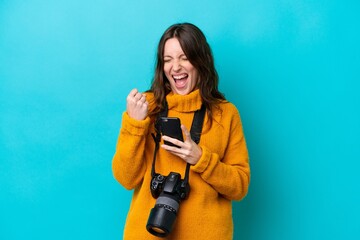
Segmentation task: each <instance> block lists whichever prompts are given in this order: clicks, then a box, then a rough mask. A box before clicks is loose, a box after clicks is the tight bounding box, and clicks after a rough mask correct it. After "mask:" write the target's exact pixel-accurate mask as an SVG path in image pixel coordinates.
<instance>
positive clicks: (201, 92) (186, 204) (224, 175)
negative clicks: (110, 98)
mask: <svg viewBox="0 0 360 240" xmlns="http://www.w3.org/2000/svg"><path fill="white" fill-rule="evenodd" d="M202 106H204V107H205V109H206V113H205V118H204V121H203V127H202V131H201V136H200V142H199V143H198V144H196V142H195V141H194V140H193V139H192V137H191V134H190V129H191V127H192V122H193V120H194V118H195V117H194V115H195V112H197V111H198V112H199V110H200V109H201V107H202ZM164 109H165V110H166V109H167V116H168V117H177V118H179V119H180V121H181V129H182V132H183V135H184V141H180V140H177V139H175V138H171V137H169V136H165V135H163V136H162V138H161V139H162V140H161V142H160V144H159V146H160V147H159V149H158V150H157V149H156V146H157V144H156V141H154V140H156V135H155V134H156V132H157V131H158V128H155V123H156V122H157V119H158V116H159V114H161V113H164V111H165V110H164ZM163 141H167V142H170V143H173V144H175V145H176V146H177V147H176V146H170V145H168V144H164V142H163ZM187 166H189V176H188V185H190V189H191V191H190V192H186V195H187V196H186V197H184V196H182V195H181V193H182V192H181V191H180V190H179V189H180V188H181V187H180V185H179V184H178V185H177V186H176V187H175V188H173V190H171V191H173V192H171V191H170V193H169V190H168V189H169V186H170V185H171V183H169V182H171V181H170V178H172V177H170V175H171V176H172V174H173V173H180V174H181V178H182V180H183V179H184V177H185V176H184V172H185V169H186V167H187ZM154 168H155V169H156V170H152V169H154ZM112 169H113V173H114V176H115V178H116V179H117V180H118V181H119V182H120V184H121V185H123V186H124V187H125V188H126V189H129V190H132V189H133V190H134V193H133V198H132V201H131V206H130V210H129V212H128V215H127V220H126V225H125V229H124V239H131V240H133V239H146V240H148V239H159V238H158V237H157V236H165V237H166V239H177V240H182V239H184V240H189V239H196V240H201V239H206V240H209V239H214V240H215V239H216V240H218V239H222V240H227V239H232V238H233V222H232V206H231V201H232V200H240V199H242V198H243V197H244V196H245V195H246V194H247V191H248V186H249V180H250V168H249V161H248V151H247V148H246V143H245V138H244V134H243V129H242V124H241V120H240V115H239V113H238V110H237V109H236V107H235V106H234V105H233V104H232V103H230V102H228V101H226V99H225V97H224V95H223V94H222V93H221V92H219V90H218V75H217V72H216V70H215V67H214V60H213V56H212V52H211V49H210V47H209V45H208V43H207V41H206V38H205V36H204V34H203V33H202V31H201V30H200V29H199V28H198V27H196V26H195V25H193V24H190V23H183V24H175V25H172V26H170V27H169V28H168V29H167V30H166V31H165V32H164V34H163V36H162V37H161V39H160V42H159V45H158V52H157V64H156V70H155V76H154V79H153V82H152V85H151V89H150V90H149V91H148V92H146V93H140V92H138V91H137V90H136V89H133V90H132V91H131V92H130V93H129V95H128V96H127V105H126V112H125V113H124V114H123V117H122V127H121V130H120V134H119V139H118V142H117V146H116V152H115V155H114V158H113V165H112ZM155 171H156V174H158V175H159V174H160V175H161V176H163V179H165V180H166V181H165V182H160V183H159V182H158V181H157V180H156V181H155V180H154V179H155V177H154V172H155ZM154 181H155V182H156V184H160V185H161V184H162V188H160V192H162V193H165V192H166V194H167V195H166V194H165V195H166V196H165V197H164V196H163V197H161V196H162V195H161V196H160V197H159V198H158V199H156V198H155V197H157V196H153V194H152V191H153V190H151V189H150V185H152V186H153V185H154V184H155V183H154ZM180 182H181V181H180ZM181 183H183V182H181ZM165 186H166V187H165ZM180 195H181V197H180ZM160 199H161V200H160ZM178 200H179V201H178ZM161 201H162V202H161ZM176 202H177V203H176ZM176 204H178V205H176ZM175 205H176V206H175ZM174 208H175V209H174ZM152 209H153V210H152ZM154 209H155V210H154ZM171 211H172V212H173V213H174V214H175V215H174V214H173V215H171V214H170V213H169V212H171ZM155 215H156V216H155ZM170 215H171V216H173V217H170ZM163 218H165V219H163ZM154 221H155V222H156V221H158V222H160V225H161V224H165V225H166V224H168V223H169V222H171V221H174V223H173V225H171V224H172V223H170V225H171V226H165V230H164V229H163V228H162V226H157V225H156V224H154ZM149 225H150V226H149ZM154 225H155V226H154ZM166 227H168V228H169V229H166ZM167 230H169V231H167ZM155 235H157V236H155Z"/></svg>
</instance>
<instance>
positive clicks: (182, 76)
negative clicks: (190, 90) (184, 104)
mask: <svg viewBox="0 0 360 240" xmlns="http://www.w3.org/2000/svg"><path fill="white" fill-rule="evenodd" d="M186 76H187V74H181V75H176V76H175V75H173V78H174V79H175V80H179V79H182V78H185V77H186Z"/></svg>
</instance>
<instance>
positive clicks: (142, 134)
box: [112, 112, 150, 189]
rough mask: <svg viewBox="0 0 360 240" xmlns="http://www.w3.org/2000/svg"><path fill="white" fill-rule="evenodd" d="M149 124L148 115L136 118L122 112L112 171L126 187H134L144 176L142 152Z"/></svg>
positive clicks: (144, 167) (144, 168)
mask: <svg viewBox="0 0 360 240" xmlns="http://www.w3.org/2000/svg"><path fill="white" fill-rule="evenodd" d="M149 125H150V118H149V117H147V118H145V119H144V120H136V119H133V118H131V117H129V115H128V114H127V113H126V112H125V113H124V114H123V117H122V126H121V129H120V134H119V138H118V142H117V145H116V152H115V155H114V157H113V162H112V171H113V174H114V177H115V179H116V180H117V181H119V183H120V184H121V185H123V186H124V187H125V188H126V189H133V188H135V187H136V186H137V185H138V184H139V183H140V182H141V181H142V179H143V177H144V174H145V170H146V165H145V161H144V152H145V143H146V136H147V134H148V129H149Z"/></svg>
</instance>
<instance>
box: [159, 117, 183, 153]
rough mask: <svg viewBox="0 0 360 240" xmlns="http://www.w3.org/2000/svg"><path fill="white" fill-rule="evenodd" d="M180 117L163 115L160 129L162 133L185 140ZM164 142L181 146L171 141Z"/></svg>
mask: <svg viewBox="0 0 360 240" xmlns="http://www.w3.org/2000/svg"><path fill="white" fill-rule="evenodd" d="M180 126H181V124H180V119H179V118H177V117H161V118H160V131H161V134H162V135H166V136H169V137H172V138H176V139H178V140H180V141H182V142H183V141H184V139H183V134H182V130H181V127H180ZM164 144H166V145H169V146H174V147H179V146H177V145H175V144H173V143H171V142H168V141H164Z"/></svg>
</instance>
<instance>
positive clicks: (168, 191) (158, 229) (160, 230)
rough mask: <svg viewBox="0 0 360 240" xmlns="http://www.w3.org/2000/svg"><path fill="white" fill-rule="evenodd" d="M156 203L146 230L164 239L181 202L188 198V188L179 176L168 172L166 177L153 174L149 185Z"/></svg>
mask: <svg viewBox="0 0 360 240" xmlns="http://www.w3.org/2000/svg"><path fill="white" fill-rule="evenodd" d="M150 190H151V194H152V196H153V197H154V198H156V199H157V200H156V203H155V206H154V208H153V209H151V212H150V216H149V219H148V222H147V224H146V229H147V230H148V231H149V232H150V233H151V234H153V235H155V236H158V237H166V236H167V235H168V234H169V233H170V232H171V230H172V227H173V223H174V221H175V219H176V214H177V212H178V210H179V206H180V202H181V200H184V199H186V198H187V197H188V196H189V192H190V186H189V184H188V183H187V181H185V180H183V179H181V175H180V174H179V173H176V172H170V174H169V175H168V176H167V177H166V176H163V175H161V174H155V176H154V177H153V178H152V181H151V184H150Z"/></svg>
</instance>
